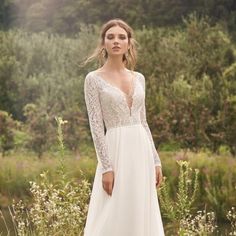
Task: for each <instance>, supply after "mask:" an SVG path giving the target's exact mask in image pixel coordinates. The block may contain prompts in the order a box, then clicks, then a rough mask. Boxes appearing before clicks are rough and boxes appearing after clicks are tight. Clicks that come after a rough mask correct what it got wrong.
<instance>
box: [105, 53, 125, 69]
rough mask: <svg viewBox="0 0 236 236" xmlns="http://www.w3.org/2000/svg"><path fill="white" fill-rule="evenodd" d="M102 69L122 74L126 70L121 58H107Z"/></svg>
mask: <svg viewBox="0 0 236 236" xmlns="http://www.w3.org/2000/svg"><path fill="white" fill-rule="evenodd" d="M103 68H104V69H107V70H111V71H114V72H122V71H124V70H125V69H126V68H125V64H124V63H123V61H122V57H108V58H107V60H106V62H105V64H104V65H103Z"/></svg>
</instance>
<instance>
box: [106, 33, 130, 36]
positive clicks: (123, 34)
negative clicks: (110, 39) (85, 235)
mask: <svg viewBox="0 0 236 236" xmlns="http://www.w3.org/2000/svg"><path fill="white" fill-rule="evenodd" d="M108 35H114V34H113V33H109V34H107V36H108ZM118 35H122V36H126V34H118Z"/></svg>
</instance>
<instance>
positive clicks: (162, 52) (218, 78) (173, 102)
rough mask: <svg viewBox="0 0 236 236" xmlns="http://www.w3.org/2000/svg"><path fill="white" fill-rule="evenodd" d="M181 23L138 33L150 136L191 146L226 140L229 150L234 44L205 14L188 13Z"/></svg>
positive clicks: (232, 121)
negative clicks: (177, 26) (150, 130)
mask: <svg viewBox="0 0 236 236" xmlns="http://www.w3.org/2000/svg"><path fill="white" fill-rule="evenodd" d="M184 24H185V28H184V29H175V30H168V29H155V30H146V29H145V30H143V31H138V32H137V35H138V39H139V42H140V44H141V45H145V47H143V48H141V49H140V54H141V55H142V57H141V58H140V60H139V68H140V70H141V71H142V72H143V73H144V74H145V75H146V77H147V94H148V96H147V105H148V112H147V116H148V120H149V121H150V126H151V129H152V130H153V131H154V132H153V133H154V134H153V136H154V139H155V141H156V143H159V144H162V143H166V142H170V141H172V140H175V141H176V142H178V143H179V144H180V146H181V147H182V148H191V149H192V150H196V151H197V150H199V148H202V147H207V148H210V149H211V150H213V151H214V152H217V151H218V148H219V146H220V145H228V146H229V148H230V151H231V153H232V154H233V155H234V154H235V140H236V137H235V132H232V130H233V129H234V128H233V127H235V120H236V119H235V114H236V112H235V111H236V108H235V102H234V100H235V99H234V94H235V93H236V89H235V80H234V82H233V79H232V78H233V75H234V68H235V67H234V66H233V65H234V61H235V48H234V46H233V44H232V43H231V41H230V37H229V35H228V34H227V32H226V31H224V30H223V29H222V28H221V27H220V26H219V25H215V26H211V25H210V24H209V19H208V18H198V17H197V16H196V15H190V16H189V17H188V18H186V19H185V20H184ZM225 71H229V73H225ZM226 75H227V76H226ZM229 85H230V86H229ZM226 117H227V118H226ZM226 120H227V121H228V122H227V124H226V123H225V121H226ZM228 125H229V126H230V127H231V128H230V129H229V126H228ZM155 128H156V129H155ZM154 129H155V130H154ZM155 131H156V132H155ZM226 143H227V144H226Z"/></svg>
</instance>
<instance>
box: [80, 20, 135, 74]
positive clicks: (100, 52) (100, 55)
mask: <svg viewBox="0 0 236 236" xmlns="http://www.w3.org/2000/svg"><path fill="white" fill-rule="evenodd" d="M113 26H120V27H121V28H123V29H124V30H125V31H126V32H127V35H128V40H129V50H128V52H127V54H126V53H125V54H124V55H123V59H122V60H123V62H124V64H125V66H126V67H127V68H128V69H131V70H134V68H135V65H136V62H137V49H136V45H137V44H138V43H137V41H136V40H135V39H134V32H133V30H132V28H131V27H130V26H129V25H128V24H127V23H126V22H125V21H123V20H121V19H120V18H115V19H111V20H109V21H107V22H106V23H105V24H103V26H102V28H101V31H100V37H99V42H98V45H97V47H96V49H95V50H94V52H93V53H92V54H91V55H90V56H89V57H88V58H87V59H86V60H85V61H84V63H83V65H86V64H87V63H88V62H91V61H93V60H98V61H99V65H100V66H102V65H103V64H104V63H105V61H106V59H107V58H108V54H107V52H106V50H104V47H103V45H104V41H105V34H106V32H107V30H109V29H110V28H111V27H113ZM104 52H105V53H104Z"/></svg>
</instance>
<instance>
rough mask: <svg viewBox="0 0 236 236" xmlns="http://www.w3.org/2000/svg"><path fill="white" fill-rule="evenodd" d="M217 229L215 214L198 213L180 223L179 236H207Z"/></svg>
mask: <svg viewBox="0 0 236 236" xmlns="http://www.w3.org/2000/svg"><path fill="white" fill-rule="evenodd" d="M216 228H217V225H216V220H215V213H214V212H206V211H205V210H203V211H198V212H197V214H196V216H192V215H189V216H188V217H186V218H185V219H182V220H181V221H180V228H179V235H181V236H194V235H209V234H211V233H214V232H215V230H216Z"/></svg>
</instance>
